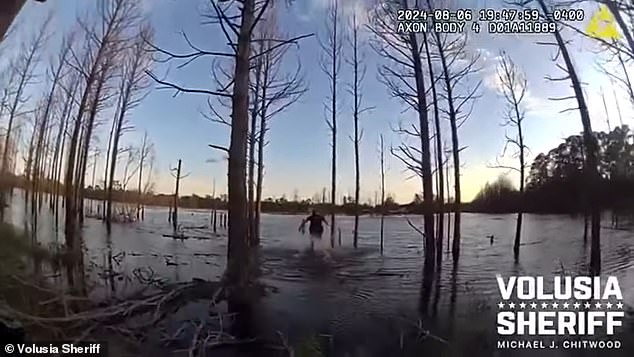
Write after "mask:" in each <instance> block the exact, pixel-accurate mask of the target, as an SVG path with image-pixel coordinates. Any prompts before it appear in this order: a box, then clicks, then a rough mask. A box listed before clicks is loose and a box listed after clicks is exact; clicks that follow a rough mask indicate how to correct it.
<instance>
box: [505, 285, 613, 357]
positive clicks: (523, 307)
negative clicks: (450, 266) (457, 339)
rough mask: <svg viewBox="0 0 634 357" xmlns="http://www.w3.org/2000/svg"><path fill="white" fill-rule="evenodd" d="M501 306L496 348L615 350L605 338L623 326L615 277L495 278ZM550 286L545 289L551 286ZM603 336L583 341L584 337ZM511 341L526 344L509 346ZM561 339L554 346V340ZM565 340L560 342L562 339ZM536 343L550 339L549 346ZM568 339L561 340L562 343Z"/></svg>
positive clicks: (543, 343)
mask: <svg viewBox="0 0 634 357" xmlns="http://www.w3.org/2000/svg"><path fill="white" fill-rule="evenodd" d="M496 279H497V284H498V288H499V291H500V297H501V300H500V302H499V303H498V304H497V307H498V313H497V333H498V335H500V336H501V337H504V338H505V340H499V341H498V348H560V347H562V348H587V346H585V345H586V344H588V343H594V344H596V346H595V347H594V348H620V346H621V342H620V341H618V340H612V339H611V337H610V336H612V335H614V334H615V332H617V330H618V328H620V327H621V326H623V318H624V317H625V311H624V306H623V295H622V293H621V288H620V286H619V281H618V279H617V278H616V277H615V276H609V277H607V280H605V278H603V279H602V278H600V277H588V276H578V277H571V276H555V277H554V278H553V279H550V283H551V284H552V288H549V287H547V286H546V284H545V281H544V277H540V276H538V277H533V276H517V277H516V276H511V277H509V278H507V279H505V278H503V277H502V276H501V275H497V276H496ZM551 284H549V285H551ZM595 335H600V336H607V338H604V339H600V340H598V341H597V340H590V339H588V340H583V336H595ZM510 336H515V337H522V336H524V337H525V338H528V339H529V340H525V341H522V340H521V339H520V340H508V339H507V338H508V337H510ZM557 336H561V337H560V338H559V340H555V339H554V338H555V337H557ZM564 336H565V337H564ZM536 337H550V338H553V339H552V340H550V341H545V340H543V339H542V340H539V339H536ZM567 337H569V338H571V339H570V340H566V338H567Z"/></svg>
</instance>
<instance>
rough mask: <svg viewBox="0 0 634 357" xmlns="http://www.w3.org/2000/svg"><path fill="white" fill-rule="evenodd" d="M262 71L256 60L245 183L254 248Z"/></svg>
mask: <svg viewBox="0 0 634 357" xmlns="http://www.w3.org/2000/svg"><path fill="white" fill-rule="evenodd" d="M261 70H262V61H261V60H259V59H258V61H257V64H256V66H255V88H254V89H253V104H252V107H251V127H250V132H249V170H248V182H247V196H248V201H249V210H248V221H249V230H248V240H249V245H251V246H256V245H257V244H256V242H257V238H256V237H255V235H256V232H255V192H254V190H253V189H254V185H255V145H256V141H257V137H256V132H257V126H258V112H259V109H260V107H259V105H260V98H259V96H260V73H261Z"/></svg>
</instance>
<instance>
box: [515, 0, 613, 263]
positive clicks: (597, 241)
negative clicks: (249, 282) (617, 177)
mask: <svg viewBox="0 0 634 357" xmlns="http://www.w3.org/2000/svg"><path fill="white" fill-rule="evenodd" d="M535 1H536V2H537V4H538V6H539V8H540V9H541V11H542V14H543V15H545V14H547V13H548V7H547V5H546V2H545V1H544V0H535ZM531 2H532V0H526V1H523V2H522V3H520V4H521V5H522V6H527V5H528V4H530V3H531ZM553 36H554V37H555V42H548V43H543V44H544V45H549V46H554V47H556V48H557V55H556V56H555V57H554V60H555V61H556V60H557V59H558V58H559V57H560V56H561V58H562V59H563V62H564V66H561V65H557V67H558V68H559V69H561V70H562V71H564V73H565V75H564V76H563V77H561V78H550V77H549V78H550V79H551V80H554V81H562V80H570V83H571V86H572V89H573V92H574V95H573V96H569V97H565V98H555V99H556V100H565V99H574V100H575V101H576V103H577V106H576V107H574V108H569V109H567V110H566V111H571V110H578V111H579V115H580V117H581V123H582V125H583V141H584V147H585V168H584V171H585V176H586V180H587V181H586V184H587V185H586V189H587V190H588V193H589V197H590V216H591V236H592V243H591V253H590V269H591V273H593V274H599V273H600V271H601V213H600V208H599V206H598V197H597V189H596V188H597V186H598V180H599V172H598V159H597V152H598V142H597V138H596V137H595V135H594V133H593V131H592V122H591V120H590V113H589V111H588V106H587V104H586V100H585V97H584V94H583V88H582V86H581V81H580V80H579V76H578V75H577V72H576V70H575V66H574V64H573V62H572V58H571V57H570V53H569V52H568V44H569V42H570V41H566V40H564V39H563V37H562V35H561V31H560V29H559V28H557V29H556V31H555V32H554V33H553Z"/></svg>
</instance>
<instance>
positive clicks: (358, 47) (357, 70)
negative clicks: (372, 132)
mask: <svg viewBox="0 0 634 357" xmlns="http://www.w3.org/2000/svg"><path fill="white" fill-rule="evenodd" d="M359 30H360V25H359V22H358V19H357V12H356V10H353V13H352V19H351V23H350V36H349V42H350V48H351V50H352V55H351V56H350V58H348V59H347V62H348V64H349V65H350V66H351V67H352V75H353V80H352V84H351V85H350V86H349V88H348V92H349V93H350V94H351V95H352V97H353V98H354V103H353V120H354V137H352V138H351V140H352V142H353V143H354V173H355V186H354V237H353V245H354V247H355V248H356V247H357V241H358V239H359V213H360V212H359V191H360V189H361V171H360V167H359V143H360V142H361V139H362V138H363V129H360V128H359V117H360V116H361V114H363V112H365V111H367V110H369V109H371V108H364V107H363V106H362V100H363V94H362V92H363V80H364V78H365V73H366V67H365V66H364V64H363V63H362V62H363V53H362V52H361V51H362V44H360V43H359Z"/></svg>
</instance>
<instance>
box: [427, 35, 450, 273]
mask: <svg viewBox="0 0 634 357" xmlns="http://www.w3.org/2000/svg"><path fill="white" fill-rule="evenodd" d="M423 41H425V54H426V56H427V68H428V70H429V78H430V82H431V83H430V85H431V93H432V100H433V103H434V125H435V129H436V165H437V166H438V167H437V169H436V170H437V172H438V180H437V181H436V182H437V184H438V191H437V192H438V197H437V199H438V205H439V207H438V232H437V233H436V234H437V235H436V264H440V262H441V261H442V246H443V244H442V243H443V239H444V238H445V237H444V231H443V229H444V218H445V212H444V211H445V210H444V207H445V193H444V192H445V182H444V181H445V178H444V175H443V169H442V166H443V164H442V161H443V160H442V148H443V145H442V133H441V131H440V113H439V110H438V94H437V93H436V79H435V78H434V68H433V66H432V62H431V54H430V51H429V39H428V38H427V34H426V33H424V32H423Z"/></svg>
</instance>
